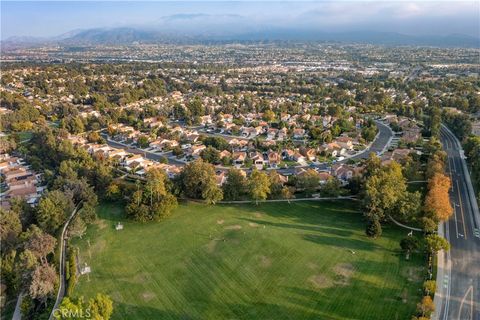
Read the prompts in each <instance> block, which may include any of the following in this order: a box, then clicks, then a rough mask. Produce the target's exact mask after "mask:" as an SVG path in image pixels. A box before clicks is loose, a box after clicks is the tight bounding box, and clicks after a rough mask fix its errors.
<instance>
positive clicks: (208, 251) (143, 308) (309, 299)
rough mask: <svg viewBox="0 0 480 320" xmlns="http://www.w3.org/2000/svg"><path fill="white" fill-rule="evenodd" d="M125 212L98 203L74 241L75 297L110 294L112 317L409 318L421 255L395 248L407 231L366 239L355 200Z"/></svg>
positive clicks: (415, 296) (416, 296) (390, 230)
mask: <svg viewBox="0 0 480 320" xmlns="http://www.w3.org/2000/svg"><path fill="white" fill-rule="evenodd" d="M123 215H124V213H123V208H121V207H119V206H117V205H115V204H103V205H102V206H101V207H100V208H99V217H100V219H99V221H98V222H97V225H96V226H95V227H90V228H89V230H88V231H87V235H86V237H84V239H78V240H76V241H75V243H76V245H78V246H79V247H80V250H81V251H80V255H81V258H82V261H86V262H87V263H88V264H89V265H91V266H92V274H91V275H90V282H88V281H87V278H86V277H81V278H80V281H79V284H78V286H77V289H76V292H75V295H76V296H80V295H83V296H85V297H86V298H89V297H91V296H93V295H94V294H95V293H96V292H105V293H107V294H110V295H111V296H112V298H113V300H114V305H115V313H114V315H113V319H202V320H203V319H215V320H216V319H262V320H263V319H292V320H293V319H374V320H375V319H379V320H380V319H406V318H409V317H410V315H411V314H412V313H413V312H414V310H415V305H416V302H417V301H418V300H419V299H420V297H419V293H418V289H419V288H420V287H421V276H420V277H419V276H415V272H413V273H412V270H414V271H415V270H416V272H417V273H421V272H422V270H421V268H420V267H419V266H421V264H422V258H421V257H419V256H418V257H417V256H413V257H412V259H411V260H410V261H405V260H404V258H403V257H402V256H401V255H400V254H399V245H398V243H399V240H400V239H401V238H402V237H404V236H405V232H404V231H402V230H398V229H395V228H393V227H387V228H385V229H384V235H383V236H382V238H380V239H377V240H372V239H369V238H367V237H365V236H364V221H363V219H362V215H361V213H360V212H359V211H358V210H357V209H356V208H355V206H354V204H353V203H352V202H343V203H342V202H330V203H328V202H326V203H320V202H318V203H306V202H304V203H292V204H290V205H288V204H285V203H273V204H261V205H259V206H255V205H235V206H226V205H225V206H204V205H199V204H193V203H191V204H189V205H181V206H180V207H179V208H178V209H177V210H175V212H174V214H173V216H172V217H171V218H170V219H168V220H165V221H162V222H159V223H148V224H140V223H134V222H131V221H126V220H125V219H124V216H123ZM117 221H124V224H125V228H124V230H122V231H116V230H115V229H114V227H113V226H114V224H115V223H116V222H117ZM87 239H88V240H90V243H91V247H90V250H91V251H92V255H91V257H90V256H89V254H88V244H87ZM342 268H343V269H342ZM351 270H353V271H351ZM341 274H345V275H346V276H345V277H344V276H340V275H341ZM403 296H405V297H407V299H406V301H405V302H404V301H402V299H401V297H403Z"/></svg>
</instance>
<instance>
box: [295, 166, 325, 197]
mask: <svg viewBox="0 0 480 320" xmlns="http://www.w3.org/2000/svg"><path fill="white" fill-rule="evenodd" d="M319 186H320V175H319V174H318V172H317V171H315V170H313V169H308V170H306V171H305V172H303V173H302V174H301V175H299V176H298V177H297V182H296V188H297V189H300V190H304V191H305V192H306V193H307V194H312V193H313V192H315V191H316V190H317V189H318V188H319Z"/></svg>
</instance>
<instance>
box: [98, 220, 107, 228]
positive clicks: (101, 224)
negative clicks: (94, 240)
mask: <svg viewBox="0 0 480 320" xmlns="http://www.w3.org/2000/svg"><path fill="white" fill-rule="evenodd" d="M95 224H96V225H97V227H98V229H99V230H102V229H105V228H106V227H107V222H106V221H105V220H102V219H97V221H95Z"/></svg>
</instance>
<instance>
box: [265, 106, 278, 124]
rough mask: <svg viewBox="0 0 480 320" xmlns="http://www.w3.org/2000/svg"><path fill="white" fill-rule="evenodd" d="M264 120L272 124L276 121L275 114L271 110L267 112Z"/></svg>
mask: <svg viewBox="0 0 480 320" xmlns="http://www.w3.org/2000/svg"><path fill="white" fill-rule="evenodd" d="M263 120H265V121H266V122H272V121H273V120H275V112H273V111H272V110H270V109H268V110H265V112H264V113H263Z"/></svg>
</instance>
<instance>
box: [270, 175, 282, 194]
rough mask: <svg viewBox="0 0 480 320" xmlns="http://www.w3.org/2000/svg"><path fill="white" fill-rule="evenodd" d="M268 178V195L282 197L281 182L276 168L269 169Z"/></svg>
mask: <svg viewBox="0 0 480 320" xmlns="http://www.w3.org/2000/svg"><path fill="white" fill-rule="evenodd" d="M268 179H269V180H270V195H269V197H270V198H271V199H279V198H282V190H283V182H282V179H281V177H280V174H279V173H278V172H277V171H276V170H271V171H270V172H269V173H268Z"/></svg>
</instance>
